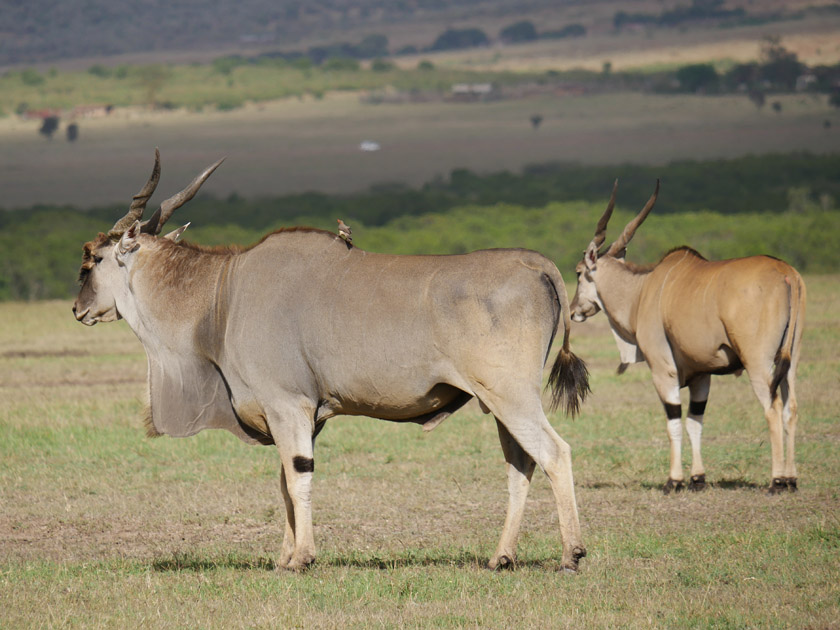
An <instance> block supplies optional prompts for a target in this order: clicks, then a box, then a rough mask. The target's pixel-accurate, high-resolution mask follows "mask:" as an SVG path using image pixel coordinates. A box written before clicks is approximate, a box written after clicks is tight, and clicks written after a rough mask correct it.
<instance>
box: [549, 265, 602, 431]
mask: <svg viewBox="0 0 840 630" xmlns="http://www.w3.org/2000/svg"><path fill="white" fill-rule="evenodd" d="M551 284H552V286H553V287H554V292H555V293H556V294H557V300H558V301H559V302H560V317H559V318H558V322H557V328H558V329H559V327H560V322H561V321H562V322H563V346H562V347H561V348H560V351H559V352H558V353H557V358H556V359H554V364H553V365H552V366H551V374H549V376H548V386H547V387H549V388H551V404H550V408H551V410H552V411H554V410H556V409H557V408H558V407H560V406H561V405H562V406H563V409H564V410H565V412H566V413H567V414H568V415H571V416H574V415H577V413H578V411H580V406H581V404H582V403H583V401H584V400H586V395H587V394H588V393H589V392H590V391H591V390H590V389H589V370H588V369H586V363H584V362H583V359H581V358H580V357H578V356H577V355H575V353H574V352H572V351H571V349H570V347H569V334H570V333H571V328H572V319H571V316H570V311H569V296H568V294H567V293H566V285H565V283H564V282H563V277H562V276H561V275H560V272H559V271H557V273H556V274H553V275H552V277H551Z"/></svg>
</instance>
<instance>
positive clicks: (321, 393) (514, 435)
mask: <svg viewBox="0 0 840 630" xmlns="http://www.w3.org/2000/svg"><path fill="white" fill-rule="evenodd" d="M218 164H219V163H218V162H217V163H216V164H214V165H212V166H211V167H209V168H208V169H206V170H205V171H204V172H203V173H201V174H200V175H199V176H198V177H197V178H196V179H195V180H194V181H193V182H192V183H191V184H190V185H189V186H188V187H187V188H186V189H184V190H183V191H182V192H181V193H179V194H177V195H175V196H174V197H172V198H170V199H167V200H166V201H164V202H163V204H161V207H160V208H159V209H158V210H157V211H156V212H155V213H154V214H153V215H152V217H151V218H150V219H149V220H147V221H145V222H141V219H142V215H143V211H144V208H145V205H146V202H147V200H148V199H149V197H150V196H151V194H152V192H153V191H154V189H155V186H156V184H157V181H158V179H159V177H160V162H159V155H156V159H155V167H154V170H153V172H152V176H151V177H150V179H149V181H148V183H147V184H146V186H145V187H144V188H143V189H142V190H141V191H140V192H139V193H138V194H137V195H136V196H135V197H134V201H133V202H132V204H131V207H130V209H129V212H128V214H127V215H126V216H125V217H123V218H122V219H120V220H119V221H117V223H116V224H115V225H114V227H113V228H112V229H111V230H110V232H109V233H108V234H102V233H100V234H99V236H98V237H96V238H95V239H94V240H92V241H90V242H89V243H87V244H85V246H84V257H83V262H82V268H81V278H80V280H81V283H82V288H81V290H80V292H79V295H78V297H77V299H76V302H75V304H74V306H73V311H74V313H75V316H76V319H78V320H79V321H80V322H82V323H84V324H87V325H93V324H96V323H97V322H108V321H114V320H117V319H120V318H124V319H125V320H126V321H127V322H128V324H129V326H130V327H131V329H132V330H133V331H134V332H135V334H136V335H137V337H138V338H139V339H140V341H141V342H142V343H143V346H144V348H145V350H146V354H147V357H148V374H149V403H150V412H149V413H150V417H149V420H148V429H149V432H150V433H151V434H152V435H158V434H166V435H170V436H188V435H192V434H195V433H197V432H199V431H201V430H203V429H209V428H220V429H227V430H228V431H231V432H232V433H234V434H235V435H237V436H238V437H239V438H241V439H242V440H244V441H246V442H249V443H260V444H274V445H276V447H277V449H278V451H279V456H280V462H281V475H280V484H281V489H282V492H283V496H284V500H285V504H286V526H285V535H284V538H283V544H282V548H281V553H280V557H279V561H278V565H279V566H281V567H285V568H289V569H301V568H304V567H306V566H307V565H309V564H310V563H312V562H313V561H314V559H315V545H314V540H313V531H312V514H311V501H310V496H311V485H312V476H313V472H314V468H315V463H314V458H313V449H314V442H315V437H316V436H317V435H318V432H319V431H321V429H322V428H323V427H324V424H325V423H326V421H327V419H329V418H332V417H333V416H336V415H338V414H347V415H366V416H371V417H374V418H381V419H383V420H391V421H397V422H414V423H418V424H421V425H423V428H424V429H426V430H431V429H433V428H434V427H435V426H437V425H438V424H440V423H441V422H442V421H443V420H444V419H445V418H447V417H448V416H449V415H451V414H452V413H453V412H455V411H456V410H457V409H459V408H460V407H462V406H463V405H464V404H465V403H466V402H467V401H469V400H470V399H471V398H473V397H475V398H477V399H478V401H479V404H480V406H481V409H482V410H483V411H484V412H485V413H492V414H493V416H495V418H496V423H497V427H498V433H499V439H500V441H501V445H502V451H503V453H504V457H505V460H506V462H507V473H508V490H509V501H508V508H507V517H506V519H505V523H504V528H503V531H502V536H501V539H500V541H499V544H498V547H497V549H496V552H495V553H494V554H493V556H492V558H491V559H490V561H489V566H490V567H491V568H497V567H504V566H510V565H512V564H513V563H514V562H515V558H516V539H517V535H518V531H519V525H520V522H521V518H522V512H523V509H524V504H525V499H526V496H527V493H528V488H529V484H530V481H531V476H532V474H533V471H534V468H535V464H538V465H539V466H540V468H542V469H543V471H544V472H545V473H546V475H547V476H548V478H549V480H550V482H551V487H552V489H553V492H554V497H555V500H556V504H557V510H558V513H559V517H560V533H561V536H562V544H563V550H562V558H561V563H562V567H563V568H565V569H567V570H570V571H575V570H576V569H577V567H578V561H579V559H580V558H581V557H583V556H584V555H585V554H586V550H585V547H584V544H583V541H582V538H581V532H580V524H579V521H578V510H577V504H576V501H575V492H574V485H573V479H572V461H571V452H570V448H569V446H568V444H567V443H566V442H565V441H563V440H562V439H561V438H560V437H559V436H558V435H557V433H556V432H555V431H554V429H553V428H552V426H551V424H549V422H548V420H547V418H546V416H545V413H544V412H543V407H542V403H541V390H542V371H543V366H544V364H545V363H546V361H547V359H548V357H549V351H550V349H551V345H552V342H553V340H554V338H555V335H557V334H558V333H561V332H562V336H563V343H562V347H561V348H560V350H559V353H558V355H557V358H556V360H555V361H554V363H553V366H552V369H551V373H550V376H549V386H550V387H551V389H552V394H553V396H552V402H553V405H554V406H556V405H558V404H563V405H564V407H565V409H566V411H567V412H569V413H574V412H575V411H576V410H577V408H578V405H579V404H580V402H582V400H583V399H584V397H585V395H586V392H587V391H588V373H587V371H586V368H585V366H584V364H583V362H582V361H581V360H580V359H578V358H577V357H576V356H575V355H574V354H573V353H572V352H571V350H570V348H569V330H570V310H569V302H568V296H567V293H566V288H565V285H564V284H563V279H562V278H561V276H560V272H559V271H558V270H557V267H556V266H555V265H554V264H553V263H552V262H550V261H549V260H547V259H546V258H545V257H543V256H541V255H540V254H537V253H536V252H532V251H527V250H520V249H506V250H487V251H478V252H473V253H471V254H465V255H457V256H392V255H385V254H373V253H369V252H366V251H364V250H362V249H360V248H358V247H352V248H348V247H347V245H346V244H345V242H344V241H343V240H342V239H341V238H340V237H339V236H338V235H335V234H331V233H329V232H325V231H321V230H316V229H309V228H291V229H284V230H280V231H278V232H274V233H273V234H269V235H268V236H266V237H265V238H263V240H262V241H260V242H259V243H258V244H257V245H255V246H253V247H250V248H247V249H236V248H215V249H210V248H204V247H199V246H196V245H190V244H187V243H182V242H178V236H179V235H180V233H179V232H176V233H173V234H172V235H169V236H170V238H166V237H159V236H158V235H159V233H160V231H161V228H162V226H163V224H164V223H166V221H167V220H168V219H169V217H170V216H171V214H172V212H174V210H175V209H177V208H178V207H179V206H181V205H182V204H184V203H185V202H186V201H188V200H189V199H190V198H191V197H192V196H193V195H194V194H195V193H196V191H197V190H198V189H199V187H200V186H201V184H202V183H203V182H204V180H205V179H206V178H207V177H208V176H209V175H210V173H212V172H213V170H214V169H215V168H216V167H217V166H218Z"/></svg>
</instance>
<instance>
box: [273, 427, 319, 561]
mask: <svg viewBox="0 0 840 630" xmlns="http://www.w3.org/2000/svg"><path fill="white" fill-rule="evenodd" d="M267 420H268V426H269V428H270V429H271V435H272V437H273V438H274V442H275V444H276V445H277V450H278V451H279V452H280V460H281V462H282V465H283V471H282V473H281V483H282V482H285V483H284V484H283V485H284V486H285V491H284V493H283V498H284V500H285V501H286V533H285V536H284V539H283V548H282V551H281V555H280V561H279V565H280V566H281V567H283V568H286V569H291V570H293V571H299V570H301V569H305V568H306V567H308V566H309V565H310V564H312V563H313V562H314V561H315V537H314V534H313V530H312V477H313V473H314V472H315V460H314V458H313V456H312V450H313V449H312V423H311V421H310V420H309V417H307V416H306V415H304V414H303V413H301V412H300V411H298V412H297V413H294V412H287V413H284V414H283V415H281V416H278V415H275V414H268V418H267ZM287 497H288V498H287ZM290 508H291V509H290ZM290 515H291V518H290ZM290 535H291V537H290ZM290 547H291V549H292V553H291V555H290V556H289V554H288V551H289V548H290Z"/></svg>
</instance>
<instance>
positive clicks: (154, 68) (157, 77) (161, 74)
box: [135, 64, 172, 105]
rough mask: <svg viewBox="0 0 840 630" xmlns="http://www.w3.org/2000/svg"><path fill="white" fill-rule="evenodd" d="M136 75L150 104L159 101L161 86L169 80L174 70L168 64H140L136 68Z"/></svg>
mask: <svg viewBox="0 0 840 630" xmlns="http://www.w3.org/2000/svg"><path fill="white" fill-rule="evenodd" d="M135 75H136V77H137V81H138V82H139V83H140V85H141V87H142V88H143V89H144V90H145V92H146V102H147V103H148V104H149V105H154V104H155V103H156V102H157V94H158V92H159V91H160V88H162V87H163V86H164V84H165V83H166V82H167V81H168V80H169V78H170V77H171V76H172V72H171V70H170V69H169V68H167V67H166V66H162V65H160V64H152V65H148V66H140V67H139V68H137V69H136V70H135Z"/></svg>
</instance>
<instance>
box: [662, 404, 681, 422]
mask: <svg viewBox="0 0 840 630" xmlns="http://www.w3.org/2000/svg"><path fill="white" fill-rule="evenodd" d="M664 405H665V415H666V416H668V420H677V419H678V418H682V405H671V404H669V403H664Z"/></svg>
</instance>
